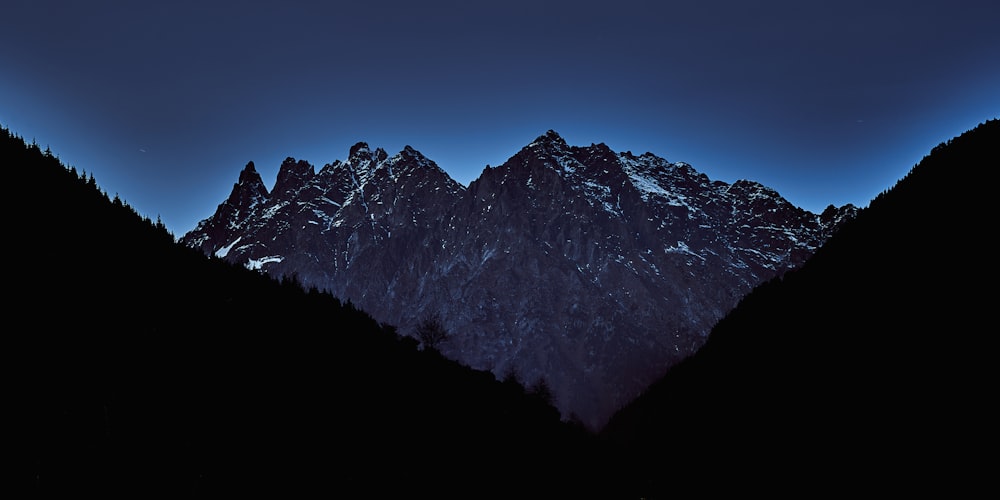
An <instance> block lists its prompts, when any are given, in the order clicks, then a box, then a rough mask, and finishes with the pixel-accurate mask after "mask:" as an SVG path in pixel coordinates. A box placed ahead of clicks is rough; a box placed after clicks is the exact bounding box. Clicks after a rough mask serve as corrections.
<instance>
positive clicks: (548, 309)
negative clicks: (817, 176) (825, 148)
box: [181, 131, 856, 429]
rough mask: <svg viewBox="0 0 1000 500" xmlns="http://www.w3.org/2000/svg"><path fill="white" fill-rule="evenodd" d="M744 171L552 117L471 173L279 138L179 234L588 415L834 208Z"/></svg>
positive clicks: (812, 239)
mask: <svg viewBox="0 0 1000 500" xmlns="http://www.w3.org/2000/svg"><path fill="white" fill-rule="evenodd" d="M855 213H856V208H855V207H853V206H850V205H847V206H844V207H840V208H835V207H832V206H831V207H828V208H827V210H825V211H824V212H823V214H819V215H817V214H813V213H810V212H807V211H805V210H802V209H799V208H797V207H795V206H793V205H791V204H790V203H788V202H787V201H786V200H785V199H783V198H782V197H781V196H780V195H779V194H778V193H776V192H775V191H773V190H772V189H769V188H767V187H765V186H762V185H760V184H758V183H755V182H751V181H737V182H735V183H733V184H727V183H724V182H720V181H711V180H709V179H708V177H706V176H705V175H704V174H701V173H698V172H697V171H695V170H694V169H693V168H692V167H691V166H689V165H687V164H684V163H670V162H668V161H666V160H664V159H662V158H659V157H657V156H655V155H653V154H651V153H645V154H643V155H640V156H635V155H633V154H632V153H630V152H624V153H616V152H614V151H612V150H610V149H609V148H608V147H607V146H606V145H604V144H595V145H591V146H588V147H576V146H570V145H568V144H566V142H565V141H564V140H563V139H562V138H561V137H560V136H559V135H558V134H556V133H555V132H553V131H549V132H547V133H546V134H544V135H542V136H540V137H538V138H537V139H536V140H535V141H533V142H532V143H531V144H529V145H527V146H526V147H524V148H523V149H522V150H521V151H519V152H518V153H517V154H515V155H514V156H513V157H512V158H510V159H509V160H508V161H507V162H506V163H504V164H503V165H501V166H499V167H495V168H489V167H487V168H486V169H485V170H484V171H483V172H482V174H481V175H480V177H479V178H478V179H477V180H475V181H473V182H472V183H471V184H470V185H469V186H468V188H464V187H463V186H461V185H460V184H458V183H457V182H455V181H454V180H452V179H451V178H450V177H449V176H448V175H447V174H446V173H445V172H444V171H443V170H441V169H440V168H438V167H437V165H436V164H435V163H434V162H432V161H431V160H429V159H427V158H425V157H424V156H423V155H421V154H420V153H419V152H417V151H415V150H414V149H412V148H410V147H409V146H407V147H406V148H404V149H403V151H401V152H399V153H398V154H396V155H394V156H392V157H389V156H388V155H387V154H386V152H385V151H383V150H382V149H376V150H375V151H372V150H371V149H370V148H369V147H368V145H367V144H365V143H358V144H356V145H355V146H354V147H352V148H351V150H350V153H349V157H348V159H347V161H346V162H341V161H339V160H338V161H335V162H334V163H332V164H328V165H325V166H323V168H322V169H320V170H319V172H314V169H313V167H312V166H311V165H309V164H308V163H306V162H303V161H296V160H295V159H293V158H288V159H286V160H285V162H283V163H282V165H281V168H280V171H279V173H278V177H277V180H276V182H275V185H274V189H273V190H272V191H271V192H268V190H267V189H266V187H265V186H264V184H263V182H262V181H261V179H260V176H259V175H258V174H257V173H256V171H255V170H254V166H253V163H250V164H248V165H247V166H246V168H245V169H244V170H243V172H241V173H240V177H239V182H238V183H237V184H236V185H235V186H234V187H233V191H232V194H231V195H230V197H229V199H227V200H226V201H225V202H223V203H222V204H221V205H219V208H218V210H217V211H216V213H215V214H214V215H213V216H212V217H210V218H208V219H206V220H204V221H202V222H201V223H200V224H199V225H198V227H197V228H196V229H194V230H193V231H191V232H189V233H188V234H186V235H185V236H184V237H183V238H182V239H181V240H182V242H184V243H185V244H187V245H190V246H193V247H197V248H199V249H201V250H202V251H204V252H205V253H206V254H210V255H216V256H219V257H220V258H224V259H227V260H229V261H232V262H237V263H240V264H243V265H245V266H247V267H251V268H259V269H261V270H263V271H265V272H268V273H271V274H272V275H275V276H290V275H295V276H297V278H298V279H299V280H300V281H301V282H302V283H303V284H305V285H307V286H316V287H317V288H320V289H325V290H329V291H330V292H331V293H333V294H335V295H337V296H339V297H341V298H342V299H344V300H351V301H352V302H353V303H355V304H357V305H358V306H359V307H361V308H363V309H364V310H366V311H368V312H369V313H370V314H372V315H373V316H374V317H375V318H377V319H379V320H380V321H383V322H386V323H390V324H395V325H398V326H399V327H400V331H401V332H402V333H405V334H412V333H413V331H414V328H415V325H416V324H418V323H419V322H420V321H422V320H424V319H427V318H431V317H439V318H440V320H441V321H442V323H443V324H444V326H445V327H446V329H447V330H448V332H449V337H448V339H447V340H446V341H444V342H443V343H441V344H440V345H439V346H438V348H439V349H440V350H441V351H442V352H443V353H444V354H445V355H447V356H450V357H452V358H455V359H458V360H460V361H462V362H464V363H466V364H468V365H470V366H472V367H474V368H482V369H488V370H492V371H493V372H494V373H495V374H497V376H498V377H505V376H508V375H510V374H514V375H515V376H517V377H518V379H519V380H521V381H522V382H524V383H525V384H526V385H528V386H531V385H533V384H535V383H537V382H539V381H542V380H544V382H545V383H546V384H547V385H548V386H549V388H550V389H551V390H552V392H553V394H554V397H555V403H556V405H557V406H558V407H559V408H560V410H561V411H562V412H563V414H564V415H565V416H566V417H572V418H578V419H580V420H581V421H582V422H583V423H584V424H586V425H587V426H588V427H591V428H595V429H596V428H599V427H600V426H602V425H603V424H604V423H605V422H606V421H607V420H608V419H609V418H610V416H611V414H612V413H613V412H614V411H615V410H617V409H618V408H619V407H620V406H622V405H623V404H625V403H627V402H628V401H630V400H631V398H633V397H635V396H636V395H637V394H638V393H639V392H640V391H641V390H643V389H644V388H645V387H646V386H647V385H648V384H649V383H650V382H652V381H653V380H654V379H655V378H656V377H658V376H659V375H661V374H662V373H663V372H664V371H665V370H666V368H667V367H668V366H669V365H670V364H672V363H674V362H677V361H679V360H680V359H682V358H683V357H684V356H687V355H688V354H690V353H692V352H694V350H696V349H697V348H698V347H699V346H700V345H701V344H702V342H703V340H704V337H705V336H706V335H707V334H708V332H709V330H710V329H711V327H712V326H713V325H714V323H715V322H716V321H718V320H719V319H720V318H721V317H722V316H723V315H724V314H725V313H726V312H728V311H729V310H730V309H731V308H732V307H734V306H735V305H736V303H737V302H738V301H739V299H740V298H741V297H742V296H743V295H744V294H746V293H747V292H749V291H750V290H751V289H752V288H753V287H754V286H756V285H757V284H759V283H761V282H762V281H764V280H767V279H770V278H771V277H774V276H776V275H778V274H780V273H782V272H784V271H785V270H788V269H791V268H794V267H795V266H798V265H799V264H801V263H802V262H804V260H805V259H806V258H808V257H809V256H810V255H811V254H812V252H813V251H814V250H815V249H816V248H817V247H818V246H819V245H821V244H822V243H823V242H824V241H825V239H826V238H827V237H828V236H829V235H830V234H831V233H832V232H833V231H834V230H835V229H836V228H837V227H838V226H839V224H840V223H841V222H843V221H844V220H845V219H847V218H850V217H853V216H854V214H855Z"/></svg>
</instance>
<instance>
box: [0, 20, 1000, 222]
mask: <svg viewBox="0 0 1000 500" xmlns="http://www.w3.org/2000/svg"><path fill="white" fill-rule="evenodd" d="M0 47H2V50H0V125H3V126H5V127H7V128H9V129H11V130H12V131H13V132H15V133H17V134H18V135H20V136H22V137H24V138H25V139H26V140H28V141H31V140H36V141H37V142H38V144H39V145H40V146H42V147H43V148H44V147H46V146H48V147H51V149H52V151H53V153H55V154H56V155H57V156H58V157H59V158H60V159H61V160H62V161H63V162H64V163H66V164H68V165H71V166H74V167H76V168H77V170H85V171H87V172H88V173H93V174H94V176H95V178H96V180H97V182H98V184H99V185H100V186H101V187H102V188H103V189H104V190H105V191H107V192H108V193H109V195H112V196H113V195H115V194H118V195H119V196H120V197H121V198H122V199H124V200H125V201H126V202H128V203H129V204H131V205H132V206H133V207H134V208H135V209H136V210H137V211H138V212H139V213H140V214H142V215H145V216H149V217H150V218H152V219H154V220H155V219H156V218H157V217H161V218H162V220H163V222H164V223H165V224H166V225H167V227H168V229H170V231H171V232H173V233H174V235H175V236H181V235H183V234H184V233H185V232H187V231H189V230H191V229H193V228H194V226H195V225H196V224H197V222H198V221H199V220H201V219H204V218H206V217H208V216H210V215H212V213H214V211H215V209H216V207H217V205H218V204H219V203H221V202H222V201H223V200H224V199H225V198H226V196H228V194H229V192H230V190H231V189H232V186H233V183H235V182H236V180H237V178H238V175H239V171H240V170H241V169H242V168H243V167H244V165H245V164H246V163H247V162H248V161H253V162H254V163H255V165H256V167H257V170H258V171H259V172H260V173H261V176H262V177H263V179H264V182H265V183H266V184H267V185H268V187H269V188H270V187H271V186H273V184H274V180H275V177H276V174H277V168H278V166H279V164H280V163H281V161H282V160H283V159H284V158H285V157H288V156H292V157H294V158H296V159H304V160H307V161H309V162H310V163H312V164H313V165H315V167H316V168H317V170H318V169H319V168H320V167H322V165H323V164H325V163H330V162H333V161H334V160H338V159H340V160H344V159H346V158H347V154H348V149H349V148H350V146H351V145H352V144H354V143H356V142H359V141H365V142H367V143H369V144H370V145H371V146H372V147H382V148H384V149H385V150H386V151H387V152H389V154H394V153H396V152H398V151H399V150H401V149H402V148H403V147H404V146H405V145H410V146H412V147H414V148H415V149H417V150H419V151H420V152H422V153H423V154H425V155H426V156H427V157H429V158H430V159H431V160H434V161H435V162H436V163H437V164H438V165H439V166H440V167H442V168H443V169H444V170H446V171H447V172H448V173H449V174H451V176H452V177H454V178H455V179H456V180H457V181H459V182H461V183H462V184H465V185H468V183H469V182H470V181H472V180H474V179H475V178H476V177H478V176H479V174H480V173H481V172H482V170H483V167H484V166H485V165H487V164H490V165H494V166H495V165H499V164H501V163H503V162H504V161H505V160H506V159H507V158H509V157H510V156H511V155H513V154H514V153H515V152H517V151H518V150H519V149H520V148H521V147H523V146H525V145H526V144H528V143H529V142H531V141H532V140H533V139H534V138H535V137H537V136H539V135H541V134H543V133H545V131H546V130H549V129H553V130H556V131H557V132H559V133H560V134H561V135H562V136H563V137H564V138H565V139H566V140H567V142H569V143H570V144H573V145H589V144H591V143H600V142H603V143H605V144H607V145H608V146H610V147H611V148H612V149H613V150H615V151H632V152H633V153H635V154H640V153H643V152H646V151H649V152H652V153H654V154H656V155H657V156H661V157H663V158H666V159H668V160H670V161H684V162H687V163H690V164H691V165H692V166H693V167H694V168H695V169H696V170H698V171H700V172H703V173H705V174H706V175H708V176H709V177H710V178H712V179H718V180H723V181H726V182H733V181H735V180H737V179H751V180H755V181H758V182H761V183H763V184H765V185H767V186H770V187H772V188H774V189H776V190H778V192H779V193H781V194H782V195H783V196H784V197H785V198H786V199H788V200H789V201H791V202H792V203H794V204H796V205H798V206H801V207H803V208H805V209H807V210H811V211H814V212H819V211H821V210H822V209H823V208H824V207H826V206H827V205H829V204H835V205H842V204H845V203H854V204H855V205H858V206H864V205H867V203H868V201H870V200H871V198H873V197H874V196H875V195H877V194H878V193H879V192H881V191H883V190H885V189H887V188H889V187H891V186H892V185H893V184H894V183H895V182H896V180H898V179H899V178H900V177H902V176H903V175H905V173H906V172H907V171H908V170H909V169H910V168H911V167H912V166H913V165H914V164H915V163H917V162H918V161H919V160H920V159H921V158H922V157H923V156H924V155H925V154H927V153H929V152H930V149H931V148H932V147H934V146H935V145H937V144H938V143H940V142H943V141H945V140H947V139H949V138H951V137H953V136H955V135H958V134H960V133H961V132H964V131H965V130H968V129H971V128H973V127H974V126H976V125H977V124H979V123H980V122H983V121H986V120H988V119H991V118H997V117H998V116H1000V2H997V1H996V0H990V1H978V0H977V1H964V0H947V1H922V0H908V1H896V0H892V1H879V0H864V1H856V0H836V1H809V0H796V1H713V0H696V1H684V2H672V1H665V0H658V1H634V0H616V1H608V2H595V1H581V0H576V1H561V0H560V1H546V0H532V1H522V0H507V1H504V2H489V3H486V2H471V1H428V2H421V1H399V0H365V1H363V2H361V1H357V2H336V1H333V2H318V1H317V2H302V1H294V0H286V1H281V2H276V1H269V2H259V1H253V0H248V1H243V2H213V1H210V0H200V1H197V2H191V1H187V0H173V1H170V2H135V1H110V2H109V1H100V0H97V1H87V2H78V1H46V0H27V1H24V0H5V1H4V4H3V7H2V9H0ZM965 175H970V176H976V175H980V173H976V172H968V173H965ZM16 189H24V187H17V188H16ZM31 189H36V188H34V187H32V188H31Z"/></svg>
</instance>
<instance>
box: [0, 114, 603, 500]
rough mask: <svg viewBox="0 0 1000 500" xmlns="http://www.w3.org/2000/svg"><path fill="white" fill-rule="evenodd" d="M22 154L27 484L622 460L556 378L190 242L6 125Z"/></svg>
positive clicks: (10, 321)
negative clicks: (402, 329)
mask: <svg viewBox="0 0 1000 500" xmlns="http://www.w3.org/2000/svg"><path fill="white" fill-rule="evenodd" d="M0 165H2V167H3V170H4V180H5V182H6V186H7V195H6V196H5V197H4V199H5V202H4V208H5V210H4V215H5V217H6V222H7V223H6V224H5V229H6V231H7V235H6V237H5V244H4V247H5V256H6V258H5V259H4V260H5V264H6V265H5V270H4V274H5V280H4V283H5V287H6V292H7V293H5V297H6V299H5V306H4V308H5V312H6V314H5V316H6V318H5V319H6V324H7V326H6V328H5V334H4V340H5V341H4V350H3V351H4V354H5V356H4V358H5V365H6V368H7V370H5V372H6V373H7V377H6V380H5V382H4V385H5V387H6V388H8V391H5V396H4V397H5V408H7V410H8V411H7V415H8V416H13V418H12V419H11V420H9V422H13V423H8V424H6V425H7V426H8V429H7V430H8V435H9V436H13V437H14V438H15V441H16V444H17V446H11V447H5V449H6V450H7V451H8V453H9V454H10V455H11V456H13V458H14V464H15V468H14V469H13V472H14V474H13V475H12V476H13V477H14V478H16V479H18V480H19V482H13V483H7V484H8V487H7V488H5V493H7V494H9V495H11V498H22V497H25V496H31V494H32V493H33V494H35V495H37V496H45V497H50V496H51V497H61V498H65V497H69V496H73V497H82V496H93V497H95V498H106V497H109V496H110V497H129V498H149V497H153V496H156V497H159V496H164V497H167V498H180V497H190V496H202V497H210V498H230V497H237V496H241V495H244V494H255V495H265V496H270V497H272V498H274V497H282V498H301V497H303V496H305V495H307V494H308V495H309V496H313V495H315V496H332V497H337V496H344V495H347V494H350V495H351V496H355V495H362V494H363V495H364V496H371V497H387V496H390V495H392V494H394V493H400V492H403V493H407V494H408V495H416V494H434V495H436V496H445V497H449V496H458V495H461V496H470V497H509V496H510V495H511V492H516V495H517V496H523V495H527V496H535V495H541V494H543V493H546V492H554V491H555V492H559V493H561V494H570V495H572V494H574V493H579V492H580V491H581V490H582V491H584V492H588V493H591V494H592V493H595V492H599V491H601V490H600V489H596V488H598V487H599V486H600V485H602V484H605V483H607V484H610V483H611V482H612V480H611V479H610V478H611V477H612V475H611V474H608V473H607V471H608V469H607V466H609V465H610V466H613V464H612V463H611V461H610V460H607V461H606V460H605V458H604V457H605V456H604V455H599V454H597V453H596V451H597V449H596V448H595V446H596V445H597V443H596V442H594V440H592V439H589V437H592V436H588V435H587V434H586V433H584V432H582V431H581V430H579V429H578V428H576V427H574V426H570V425H568V424H565V423H563V422H561V421H560V420H559V414H558V412H557V411H556V410H555V409H554V408H553V407H552V406H551V405H550V404H549V403H548V402H547V401H545V398H546V394H545V391H544V390H538V391H534V392H532V391H525V389H524V388H523V387H522V386H521V385H520V384H519V383H518V382H517V381H516V380H509V381H497V380H495V379H494V377H493V375H491V374H489V373H485V372H480V371H474V370H471V369H468V368H466V367H463V366H460V365H458V364H456V363H454V362H452V361H448V360H446V359H445V358H444V357H442V356H441V355H439V354H437V353H436V351H434V350H432V349H427V350H419V349H418V346H417V342H416V341H415V340H413V339H410V338H408V337H403V336H399V335H397V334H396V332H395V331H394V329H393V328H392V327H391V326H388V325H384V324H378V323H376V322H375V321H373V320H372V319H371V317H370V316H369V315H367V314H366V313H364V312H362V311H360V310H358V309H356V308H355V307H353V306H352V305H351V304H349V303H348V304H345V303H341V302H340V301H338V300H337V299H335V298H333V297H332V296H330V295H327V294H324V293H320V292H317V291H315V290H312V291H306V290H303V288H302V287H300V286H299V285H298V284H297V283H296V282H295V281H294V280H285V281H283V282H278V281H275V280H273V279H272V278H269V277H267V276H265V275H262V274H260V273H257V272H254V271H250V270H247V269H244V268H242V267H238V266H234V265H231V264H228V263H225V262H223V261H221V260H218V259H210V258H206V257H205V256H204V255H203V254H201V253H200V252H198V251H196V250H193V249H189V248H186V247H182V246H181V245H179V244H176V243H175V242H174V238H173V236H172V235H170V234H169V233H168V232H167V231H166V229H165V228H164V227H163V225H162V224H159V223H158V222H154V221H152V220H150V219H148V218H145V217H141V216H139V215H138V214H137V213H136V212H135V211H134V210H133V209H132V208H131V207H130V206H129V205H128V204H127V203H126V202H124V201H122V200H121V199H119V198H118V196H117V195H115V196H113V197H109V196H108V195H107V194H105V193H103V192H102V191H101V190H100V188H99V187H98V185H97V183H96V181H95V180H94V179H93V177H92V176H87V175H86V174H84V173H82V172H77V171H76V170H75V169H73V168H67V167H66V166H64V165H63V164H62V163H61V162H60V160H59V159H58V158H56V157H55V156H53V155H52V154H51V153H50V152H48V149H46V151H44V152H43V151H42V150H41V149H40V148H39V147H38V146H37V145H34V144H25V142H24V141H23V140H22V139H21V138H20V137H17V136H16V135H14V134H13V133H11V132H9V131H7V130H5V129H4V130H3V132H2V133H0ZM15 484H16V485H17V486H18V487H19V488H23V489H24V490H25V491H27V492H28V494H26V495H22V494H19V493H18V494H13V493H15V491H14V489H13V487H12V486H11V485H15ZM560 496H561V495H560Z"/></svg>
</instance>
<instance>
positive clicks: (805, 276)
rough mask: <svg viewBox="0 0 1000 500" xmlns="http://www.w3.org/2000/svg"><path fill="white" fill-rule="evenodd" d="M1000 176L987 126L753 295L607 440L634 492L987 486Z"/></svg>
mask: <svg viewBox="0 0 1000 500" xmlns="http://www.w3.org/2000/svg"><path fill="white" fill-rule="evenodd" d="M998 167H1000V121H998V120H990V121H987V122H984V123H981V124H979V125H978V126H977V127H975V128H974V129H973V130H970V131H968V132H966V133H964V134H962V135H961V136H959V137H956V138H954V139H952V140H949V141H947V142H945V143H942V144H941V145H939V146H938V147H936V148H934V149H933V150H932V151H931V152H930V154H929V155H927V156H925V157H924V158H923V159H922V160H921V161H920V162H919V163H918V164H917V165H916V166H914V167H913V169H911V170H910V172H909V173H908V174H907V175H906V176H905V177H904V178H902V179H900V180H899V181H898V183H897V184H896V185H895V186H893V187H892V188H891V189H889V190H887V191H885V192H883V193H881V194H880V195H878V196H877V197H876V198H875V199H874V200H872V202H871V203H870V204H869V206H868V207H867V208H865V209H864V210H862V212H861V213H860V214H859V215H858V217H857V218H856V219H855V220H853V221H851V222H849V223H847V224H846V225H845V226H844V227H843V228H842V229H841V230H840V231H839V232H838V233H837V234H836V235H834V236H833V237H832V238H831V239H830V240H829V241H828V242H827V243H826V244H825V245H824V246H823V247H822V248H820V249H819V250H818V251H817V252H816V254H815V255H814V257H813V258H811V259H810V260H809V261H808V262H807V263H806V264H805V265H804V266H803V267H802V268H800V269H798V270H796V271H792V272H789V273H787V274H785V275H784V276H783V277H781V278H776V279H774V280H771V281H769V282H767V283H764V284H762V285H760V286H759V287H758V288H756V289H755V290H754V291H753V292H752V293H751V294H749V295H748V296H747V297H745V298H744V299H743V300H742V302H741V303H740V304H739V305H738V307H736V308H735V309H734V310H733V311H731V312H730V313H729V314H728V315H727V316H726V317H725V318H724V319H723V320H722V321H721V322H720V323H719V324H718V325H717V326H716V327H715V328H714V329H713V330H712V332H711V334H710V336H709V338H708V341H707V342H706V344H705V345H704V347H703V348H702V349H700V350H699V351H698V352H697V353H696V354H695V355H693V356H691V357H689V358H688V359H686V360H685V361H683V362H682V363H680V364H678V365H676V366H674V367H672V368H671V369H670V370H669V371H668V373H667V374H666V375H665V376H664V377H663V378H662V379H660V380H659V381H658V382H657V383H656V384H655V385H654V386H652V387H651V388H650V389H648V390H647V391H646V393H645V394H643V395H642V396H641V397H640V398H639V399H638V400H636V401H635V402H634V403H633V404H631V405H629V406H628V407H627V408H625V409H623V410H622V411H620V412H619V413H618V415H616V417H615V419H613V420H612V422H611V423H610V424H609V425H608V426H607V427H606V428H605V430H604V431H603V437H604V438H605V439H607V440H609V441H610V442H614V443H616V444H617V445H619V446H622V447H624V448H627V449H630V450H632V451H633V453H631V454H628V455H625V456H634V457H642V458H640V459H637V460H635V461H633V462H632V467H633V470H634V476H633V477H634V481H636V482H642V483H643V484H644V485H645V487H646V488H648V491H650V492H652V493H654V494H655V493H663V492H669V491H671V490H672V489H675V488H677V487H678V485H679V483H681V482H687V484H692V483H694V484H699V485H701V487H703V489H704V490H705V491H712V490H714V489H716V488H719V489H726V490H737V489H738V490H740V491H742V492H744V493H749V492H752V491H756V492H762V493H768V494H793V495H795V496H797V497H814V496H818V495H824V494H849V495H857V494H865V495H875V496H878V495H882V494H889V495H894V496H902V495H907V494H911V493H916V492H919V493H921V494H924V495H927V494H930V495H934V494H939V495H943V496H947V497H948V498H955V497H961V496H965V495H966V494H972V493H974V492H977V491H989V490H992V488H993V485H992V484H991V483H992V479H993V478H994V477H995V468H994V466H995V460H993V459H992V458H985V457H990V456H992V454H993V453H994V452H993V451H992V450H994V449H995V448H994V447H993V445H995V444H996V438H995V435H996V426H997V421H998V420H997V419H996V417H997V412H996V410H994V406H995V403H996V397H997V389H996V381H997V380H998V379H997V375H996V371H997V370H996V366H997V365H998V362H997V349H996V348H995V347H994V345H995V344H996V342H995V340H994V338H993V337H995V336H996V335H995V331H996V327H995V325H993V317H994V310H995V302H996V292H995V287H996V286H997V272H996V265H995V263H994V262H993V260H994V255H993V254H994V252H992V249H993V248H994V246H993V244H992V240H993V236H992V234H993V233H994V232H995V230H996V227H997V222H996V221H997V215H998V214H997V208H996V207H997V206H996V199H997V196H996V187H995V184H994V183H993V182H992V181H991V180H990V179H992V174H993V171H994V170H996V169H997V168H998ZM984 487H986V488H988V489H987V490H981V489H982V488H984Z"/></svg>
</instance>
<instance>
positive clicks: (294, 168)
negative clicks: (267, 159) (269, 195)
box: [272, 156, 316, 195]
mask: <svg viewBox="0 0 1000 500" xmlns="http://www.w3.org/2000/svg"><path fill="white" fill-rule="evenodd" d="M314 175H316V173H315V171H314V170H313V166H312V165H311V164H310V163H309V162H307V161H305V160H298V161H296V160H295V158H292V157H290V156H289V157H288V158H285V161H283V162H281V167H280V168H278V178H277V180H276V181H275V182H274V190H273V191H272V192H273V193H274V194H276V195H283V194H287V193H292V192H295V191H297V190H299V189H300V188H301V187H302V186H304V185H305V184H306V183H307V182H309V179H312V177H313V176H314Z"/></svg>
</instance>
